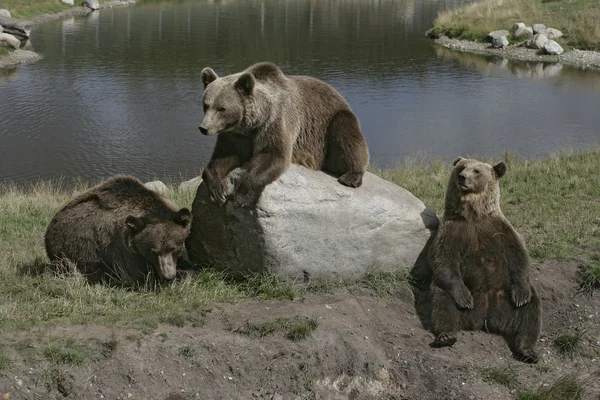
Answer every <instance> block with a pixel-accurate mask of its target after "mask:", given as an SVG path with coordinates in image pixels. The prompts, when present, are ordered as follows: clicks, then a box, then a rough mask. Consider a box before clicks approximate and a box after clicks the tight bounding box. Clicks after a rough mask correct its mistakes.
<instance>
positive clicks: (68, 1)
mask: <svg viewBox="0 0 600 400" xmlns="http://www.w3.org/2000/svg"><path fill="white" fill-rule="evenodd" d="M60 1H62V2H63V3H65V4H67V5H70V6H72V5H74V3H73V0H60Z"/></svg>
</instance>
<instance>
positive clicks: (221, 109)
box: [217, 107, 225, 112]
mask: <svg viewBox="0 0 600 400" xmlns="http://www.w3.org/2000/svg"><path fill="white" fill-rule="evenodd" d="M217 111H218V112H224V111H225V107H219V108H217Z"/></svg>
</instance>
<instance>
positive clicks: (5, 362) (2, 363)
mask: <svg viewBox="0 0 600 400" xmlns="http://www.w3.org/2000/svg"><path fill="white" fill-rule="evenodd" d="M11 366H12V361H11V359H10V358H8V357H7V356H5V355H4V354H0V372H1V371H6V370H8V369H9V368H10V367H11Z"/></svg>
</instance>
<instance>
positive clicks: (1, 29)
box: [0, 25, 4, 33]
mask: <svg viewBox="0 0 600 400" xmlns="http://www.w3.org/2000/svg"><path fill="white" fill-rule="evenodd" d="M2 32H4V28H3V27H2V25H0V33H2Z"/></svg>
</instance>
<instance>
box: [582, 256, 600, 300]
mask: <svg viewBox="0 0 600 400" xmlns="http://www.w3.org/2000/svg"><path fill="white" fill-rule="evenodd" d="M592 260H593V261H592V263H591V264H590V265H586V266H584V267H583V271H582V275H581V283H580V288H581V290H582V291H584V292H586V293H590V294H591V293H593V291H594V290H595V289H598V288H600V255H598V254H595V255H594V256H593V257H592Z"/></svg>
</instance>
